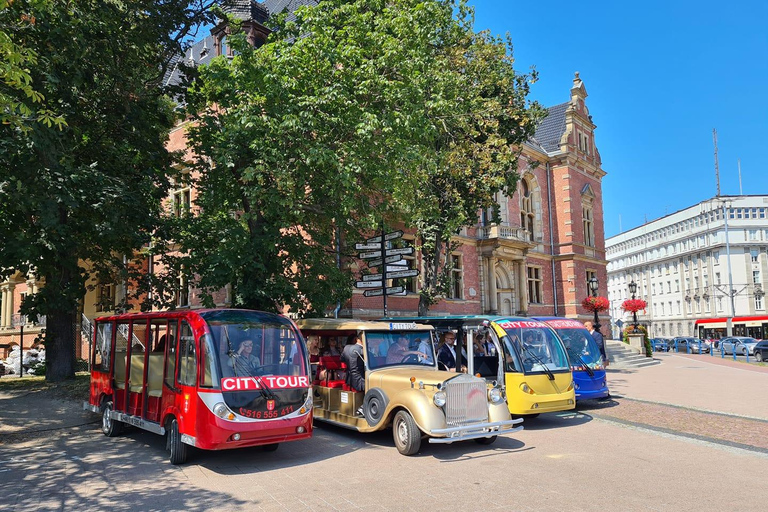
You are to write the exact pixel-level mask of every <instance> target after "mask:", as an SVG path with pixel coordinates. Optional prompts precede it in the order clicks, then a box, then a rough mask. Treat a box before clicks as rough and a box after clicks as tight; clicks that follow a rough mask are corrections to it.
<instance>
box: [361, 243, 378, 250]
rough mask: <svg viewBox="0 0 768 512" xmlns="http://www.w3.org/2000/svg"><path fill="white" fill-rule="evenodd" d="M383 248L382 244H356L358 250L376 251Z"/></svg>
mask: <svg viewBox="0 0 768 512" xmlns="http://www.w3.org/2000/svg"><path fill="white" fill-rule="evenodd" d="M376 249H381V244H355V250H358V251H375V250H376Z"/></svg>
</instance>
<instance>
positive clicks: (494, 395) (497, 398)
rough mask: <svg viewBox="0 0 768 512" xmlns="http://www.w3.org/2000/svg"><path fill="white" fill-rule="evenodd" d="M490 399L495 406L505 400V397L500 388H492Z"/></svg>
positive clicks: (489, 393)
mask: <svg viewBox="0 0 768 512" xmlns="http://www.w3.org/2000/svg"><path fill="white" fill-rule="evenodd" d="M488 399H489V400H490V401H491V402H493V403H494V404H498V403H499V402H501V401H502V400H504V396H503V395H502V394H501V390H500V389H499V388H491V389H489V390H488Z"/></svg>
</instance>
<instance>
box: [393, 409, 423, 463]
mask: <svg viewBox="0 0 768 512" xmlns="http://www.w3.org/2000/svg"><path fill="white" fill-rule="evenodd" d="M392 437H393V438H394V439H395V446H396V447H397V451H399V452H400V453H402V454H403V455H413V454H414V453H416V452H418V451H419V448H421V430H419V427H418V426H417V425H416V421H415V420H414V419H413V416H411V415H410V413H409V412H408V411H397V414H395V419H394V421H393V422H392Z"/></svg>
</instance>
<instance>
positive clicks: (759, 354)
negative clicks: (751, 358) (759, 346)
mask: <svg viewBox="0 0 768 512" xmlns="http://www.w3.org/2000/svg"><path fill="white" fill-rule="evenodd" d="M755 361H757V362H758V363H762V362H763V353H762V352H760V351H759V350H755Z"/></svg>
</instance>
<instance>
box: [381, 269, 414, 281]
mask: <svg viewBox="0 0 768 512" xmlns="http://www.w3.org/2000/svg"><path fill="white" fill-rule="evenodd" d="M417 275H419V271H418V270H415V269H414V270H398V271H395V272H387V277H388V278H389V279H396V278H398V277H413V276H417Z"/></svg>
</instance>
